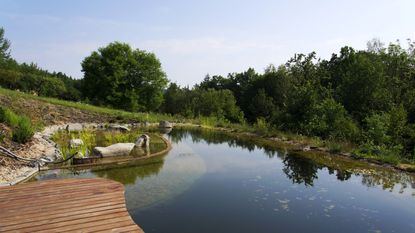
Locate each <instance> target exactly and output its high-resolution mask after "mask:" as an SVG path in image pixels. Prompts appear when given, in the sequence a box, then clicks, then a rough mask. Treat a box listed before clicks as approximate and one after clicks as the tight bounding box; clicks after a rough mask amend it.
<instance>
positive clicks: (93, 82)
mask: <svg viewBox="0 0 415 233" xmlns="http://www.w3.org/2000/svg"><path fill="white" fill-rule="evenodd" d="M82 71H83V72H84V73H85V77H84V80H83V94H84V96H85V97H87V98H88V99H89V100H90V101H92V103H94V104H98V105H108V106H111V107H114V108H119V109H125V110H128V111H132V112H135V111H154V110H157V109H158V108H159V106H160V105H161V103H162V102H163V89H164V88H165V86H166V85H167V82H168V81H167V79H166V75H165V73H164V72H163V70H162V69H161V63H160V61H159V60H158V59H157V57H156V56H155V55H154V54H153V53H149V52H146V51H142V50H139V49H136V50H133V49H132V48H131V47H130V46H129V45H128V44H124V43H119V42H114V43H110V44H109V45H108V46H106V47H103V48H99V49H98V51H94V52H92V54H91V55H90V56H88V57H86V58H85V59H84V60H83V61H82Z"/></svg>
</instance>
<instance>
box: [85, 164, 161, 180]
mask: <svg viewBox="0 0 415 233" xmlns="http://www.w3.org/2000/svg"><path fill="white" fill-rule="evenodd" d="M151 160H152V161H146V163H145V164H141V165H137V164H135V165H129V166H126V167H117V168H113V169H104V170H93V171H92V173H94V174H95V175H96V176H98V177H101V178H108V179H111V180H115V181H118V182H120V183H122V184H124V185H128V184H135V183H136V182H137V178H139V179H144V178H145V177H148V176H152V175H157V174H159V172H160V170H161V168H162V167H163V164H164V160H163V158H156V159H153V158H151Z"/></svg>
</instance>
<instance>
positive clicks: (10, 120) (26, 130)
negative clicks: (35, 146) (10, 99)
mask: <svg viewBox="0 0 415 233" xmlns="http://www.w3.org/2000/svg"><path fill="white" fill-rule="evenodd" d="M0 122H3V123H5V124H7V125H8V126H9V127H11V128H12V140H13V141H15V142H18V143H26V142H28V141H29V140H30V138H31V137H32V136H33V133H34V132H33V131H34V130H33V127H32V123H31V121H30V119H29V118H28V117H26V116H24V115H22V116H19V115H17V114H16V113H14V112H13V111H12V110H10V109H8V108H4V107H0ZM4 137H5V135H3V138H2V141H3V139H4Z"/></svg>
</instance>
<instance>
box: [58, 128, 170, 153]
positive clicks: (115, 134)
mask: <svg viewBox="0 0 415 233" xmlns="http://www.w3.org/2000/svg"><path fill="white" fill-rule="evenodd" d="M141 134H143V132H142V131H141V129H133V130H131V131H129V132H119V131H106V130H82V131H71V132H67V131H64V130H61V131H58V132H57V133H55V134H54V135H53V136H52V140H53V141H55V142H56V143H57V144H58V145H59V148H60V150H61V152H62V155H63V159H66V158H68V157H69V156H70V155H73V154H78V155H77V157H84V156H85V155H88V154H90V153H92V150H93V148H94V147H95V146H109V145H112V144H115V143H126V142H129V143H134V142H135V141H136V140H137V138H138V136H140V135H141ZM149 136H150V138H151V140H150V151H151V153H155V152H158V151H161V150H163V149H164V148H165V143H164V141H163V140H162V139H161V138H160V137H159V136H157V135H155V134H151V133H150V134H149ZM71 139H81V140H82V141H83V145H81V146H80V147H78V148H71V146H70V145H69V142H70V140H71Z"/></svg>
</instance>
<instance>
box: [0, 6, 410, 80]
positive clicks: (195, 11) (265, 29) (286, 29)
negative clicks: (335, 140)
mask: <svg viewBox="0 0 415 233" xmlns="http://www.w3.org/2000/svg"><path fill="white" fill-rule="evenodd" d="M414 9H415V1H413V0H408V1H403V0H394V1H390V0H377V1H375V0H360V1H356V0H348V1H340V0H338V1H335V0H331V1H329V0H324V1H323V0H321V1H319V0H314V1H311V0H309V1H306V0H302V1H300V0H292V1H288V0H287V1H277V0H274V1H265V0H255V1H252V0H251V1H244V0H209V1H197V0H193V1H181V0H176V1H173V0H172V1H150V0H147V1H144V0H136V1H128V0H119V1H116V0H112V1H109V0H99V1H98V0H95V1H94V0H82V1H77V0H70V1H56V0H36V1H35V0H33V1H29V0H26V1H23V0H0V27H3V28H5V30H6V37H7V38H9V39H10V40H11V41H12V56H13V57H14V58H16V59H17V60H18V61H19V62H32V61H33V62H35V63H37V64H38V65H39V66H41V67H43V68H46V69H48V70H51V71H52V70H56V71H63V72H65V73H67V74H69V75H72V76H73V77H76V78H82V72H81V65H80V63H81V61H82V59H83V58H84V57H86V56H88V55H89V54H90V53H91V52H92V51H93V50H96V49H97V48H98V47H102V46H105V45H106V44H108V43H110V42H112V41H122V42H126V43H129V44H130V45H132V46H133V47H135V48H140V49H144V50H148V51H152V52H154V53H156V55H157V56H158V57H159V58H160V60H161V62H162V66H163V69H164V71H165V72H166V73H167V75H168V78H169V79H170V80H171V81H174V82H177V83H179V84H181V85H193V84H195V83H197V82H199V81H201V80H202V79H203V78H204V76H205V75H206V74H207V73H209V74H222V75H226V74H227V73H229V72H240V71H243V70H246V69H247V68H249V67H253V68H255V69H256V70H257V71H259V72H262V71H263V70H264V68H265V67H266V66H267V65H269V64H271V63H272V64H276V65H279V64H282V63H284V62H286V61H287V60H288V59H289V58H290V57H292V56H293V55H294V54H295V53H309V52H311V51H316V52H317V55H318V56H319V57H322V58H328V57H329V56H330V55H331V53H333V52H338V51H339V49H340V47H341V46H344V45H350V46H353V47H355V48H358V49H364V48H365V47H366V42H367V41H368V40H370V39H372V38H375V37H376V38H379V39H381V40H382V41H384V42H392V41H395V40H396V39H400V40H401V41H402V42H405V40H406V39H407V38H411V39H413V40H415V28H414V22H415V14H414Z"/></svg>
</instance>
